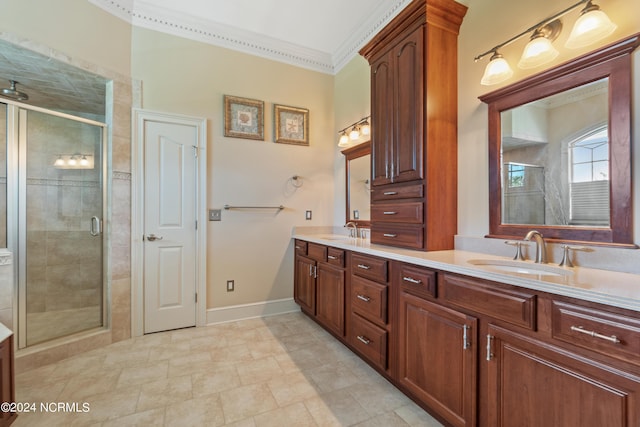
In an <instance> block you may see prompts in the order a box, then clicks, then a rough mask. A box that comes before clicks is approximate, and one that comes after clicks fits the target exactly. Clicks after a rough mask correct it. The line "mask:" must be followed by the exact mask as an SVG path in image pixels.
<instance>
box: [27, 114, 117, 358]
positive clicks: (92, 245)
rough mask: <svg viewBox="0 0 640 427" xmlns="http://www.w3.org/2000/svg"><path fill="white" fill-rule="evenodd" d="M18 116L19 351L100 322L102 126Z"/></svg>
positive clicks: (51, 116)
mask: <svg viewBox="0 0 640 427" xmlns="http://www.w3.org/2000/svg"><path fill="white" fill-rule="evenodd" d="M19 111H20V112H19V119H18V122H19V131H18V141H19V142H18V147H19V148H18V158H19V165H18V170H19V173H18V183H19V184H18V222H19V232H18V264H19V267H18V284H19V286H18V288H19V291H18V303H19V311H18V313H19V314H18V341H19V347H20V348H22V347H28V346H32V345H35V344H39V343H43V342H46V341H50V340H53V339H56V338H60V337H63V336H67V335H71V334H75V333H77V332H81V331H85V330H89V329H93V328H97V327H100V326H103V325H104V318H105V316H104V290H103V259H104V257H103V234H102V218H103V210H104V191H103V184H104V179H103V174H104V171H103V164H104V163H105V162H104V150H103V140H104V136H105V127H104V125H103V124H102V123H99V122H94V121H91V120H85V119H81V118H76V117H73V116H68V115H64V114H58V113H53V112H48V111H40V110H29V111H27V110H25V109H20V110H19Z"/></svg>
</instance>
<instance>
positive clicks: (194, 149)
mask: <svg viewBox="0 0 640 427" xmlns="http://www.w3.org/2000/svg"><path fill="white" fill-rule="evenodd" d="M192 147H193V156H194V157H195V158H198V147H196V146H195V145H192Z"/></svg>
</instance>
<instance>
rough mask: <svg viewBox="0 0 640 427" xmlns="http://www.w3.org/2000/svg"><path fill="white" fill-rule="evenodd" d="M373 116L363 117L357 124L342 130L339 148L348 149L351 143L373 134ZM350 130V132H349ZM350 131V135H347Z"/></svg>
mask: <svg viewBox="0 0 640 427" xmlns="http://www.w3.org/2000/svg"><path fill="white" fill-rule="evenodd" d="M370 118H371V116H367V117H363V118H361V119H360V120H358V121H357V122H355V123H352V124H350V125H349V126H347V127H346V128H344V129H342V130H340V131H339V132H338V134H339V135H340V139H339V140H338V147H346V146H347V145H349V142H351V141H357V140H358V139H359V138H360V137H361V136H367V135H370V134H371V125H370V124H369V119H370ZM349 129H350V130H349ZM347 131H349V133H347Z"/></svg>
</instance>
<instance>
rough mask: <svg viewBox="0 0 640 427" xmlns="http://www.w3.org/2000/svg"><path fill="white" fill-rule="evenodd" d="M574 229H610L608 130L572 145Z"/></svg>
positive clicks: (570, 150) (586, 135)
mask: <svg viewBox="0 0 640 427" xmlns="http://www.w3.org/2000/svg"><path fill="white" fill-rule="evenodd" d="M569 153H570V158H571V165H570V166H571V220H570V223H571V224H572V225H583V224H585V225H586V224H596V225H601V226H608V225H609V200H610V197H609V134H608V128H607V126H604V127H600V128H598V129H596V130H595V131H591V132H588V133H586V134H584V135H583V136H581V137H579V138H578V139H576V140H575V141H574V142H572V143H570V144H569Z"/></svg>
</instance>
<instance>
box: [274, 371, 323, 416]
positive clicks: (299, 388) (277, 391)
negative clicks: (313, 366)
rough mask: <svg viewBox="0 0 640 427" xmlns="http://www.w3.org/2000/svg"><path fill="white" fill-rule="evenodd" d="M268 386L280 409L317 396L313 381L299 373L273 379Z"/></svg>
mask: <svg viewBox="0 0 640 427" xmlns="http://www.w3.org/2000/svg"><path fill="white" fill-rule="evenodd" d="M268 385H269V389H270V390H271V393H272V394H273V397H275V399H276V402H278V405H279V406H280V407H283V406H288V405H291V404H293V403H296V402H302V401H305V400H307V399H311V398H313V397H317V396H318V394H319V392H318V389H317V387H316V386H315V383H314V382H313V380H311V379H310V378H309V377H308V376H305V375H304V374H303V373H301V372H295V373H290V374H287V375H282V376H279V377H276V378H273V379H272V380H271V381H269V382H268Z"/></svg>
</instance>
